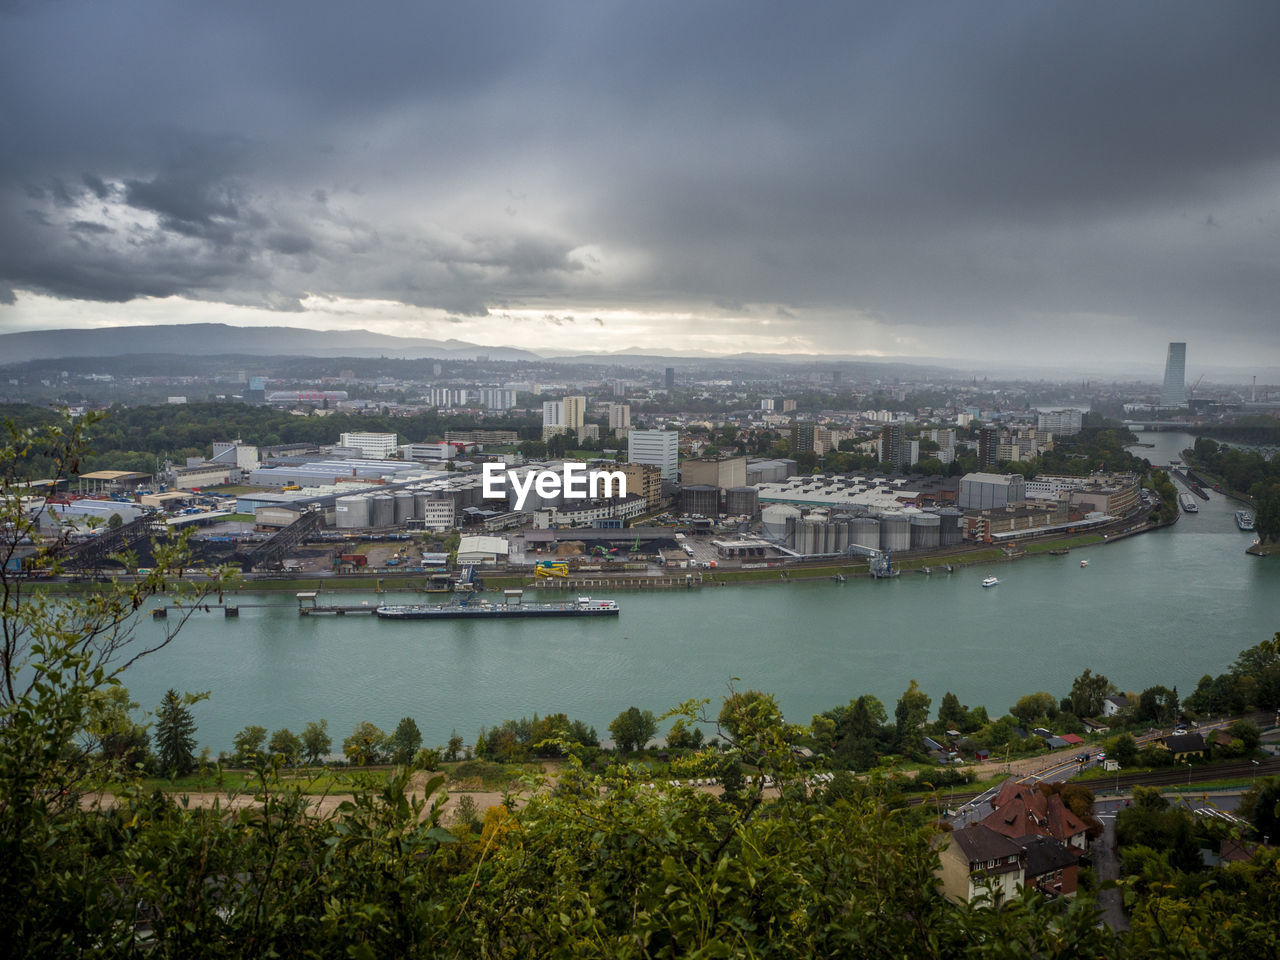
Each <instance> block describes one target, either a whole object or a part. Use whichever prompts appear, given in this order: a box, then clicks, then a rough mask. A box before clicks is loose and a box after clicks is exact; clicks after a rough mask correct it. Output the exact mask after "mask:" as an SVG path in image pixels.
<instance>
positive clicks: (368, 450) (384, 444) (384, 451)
mask: <svg viewBox="0 0 1280 960" xmlns="http://www.w3.org/2000/svg"><path fill="white" fill-rule="evenodd" d="M396 440H397V437H396V435H395V434H394V433H344V434H342V436H341V437H339V439H338V444H339V445H340V446H343V447H353V448H355V449H356V450H359V451H360V456H362V457H366V458H368V459H370V460H386V459H387V458H388V457H391V456H393V455H394V454H395V453H396Z"/></svg>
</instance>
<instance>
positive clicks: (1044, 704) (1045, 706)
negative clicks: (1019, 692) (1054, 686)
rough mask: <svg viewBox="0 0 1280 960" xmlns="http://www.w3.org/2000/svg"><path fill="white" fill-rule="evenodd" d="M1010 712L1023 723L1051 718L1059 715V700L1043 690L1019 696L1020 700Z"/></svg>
mask: <svg viewBox="0 0 1280 960" xmlns="http://www.w3.org/2000/svg"><path fill="white" fill-rule="evenodd" d="M1009 712H1010V713H1011V714H1013V715H1014V716H1015V717H1017V718H1018V719H1019V720H1021V721H1022V722H1023V723H1031V722H1032V721H1034V720H1040V719H1042V718H1043V719H1047V720H1051V719H1053V718H1054V717H1055V716H1057V715H1058V701H1057V699H1056V698H1055V697H1054V695H1053V694H1052V693H1046V692H1045V691H1043V690H1041V691H1039V692H1037V693H1028V694H1027V695H1026V696H1023V697H1019V698H1018V702H1017V703H1015V704H1014V705H1013V706H1012V707H1010V708H1009Z"/></svg>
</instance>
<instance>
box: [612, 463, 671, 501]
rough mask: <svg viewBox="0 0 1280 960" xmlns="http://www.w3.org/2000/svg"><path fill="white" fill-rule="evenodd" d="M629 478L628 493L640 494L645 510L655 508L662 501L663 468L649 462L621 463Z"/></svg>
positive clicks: (620, 467) (620, 468)
mask: <svg viewBox="0 0 1280 960" xmlns="http://www.w3.org/2000/svg"><path fill="white" fill-rule="evenodd" d="M617 469H619V470H621V471H622V472H623V474H625V475H626V478H627V493H628V494H629V495H630V494H637V495H639V496H640V497H641V498H642V499H643V500H644V503H645V510H654V509H656V508H657V506H658V505H659V504H660V503H662V469H661V468H660V467H656V466H652V465H650V464H647V463H624V464H619V465H618V466H617Z"/></svg>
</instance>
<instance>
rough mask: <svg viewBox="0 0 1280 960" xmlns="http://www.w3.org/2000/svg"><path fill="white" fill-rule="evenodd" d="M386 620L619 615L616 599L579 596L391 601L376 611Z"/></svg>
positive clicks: (512, 618)
mask: <svg viewBox="0 0 1280 960" xmlns="http://www.w3.org/2000/svg"><path fill="white" fill-rule="evenodd" d="M375 612H376V613H377V615H378V616H379V617H381V618H383V619H384V620H516V619H528V618H533V617H616V616H618V614H619V613H620V612H621V611H620V610H619V608H618V604H617V602H615V601H613V600H592V599H591V598H590V597H578V598H577V599H576V600H573V601H571V602H569V603H531V604H529V605H527V606H526V605H525V604H523V603H489V602H487V601H481V602H480V603H446V604H423V603H413V604H390V605H385V606H381V607H378V609H377V610H376V611H375Z"/></svg>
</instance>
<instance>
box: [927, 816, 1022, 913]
mask: <svg viewBox="0 0 1280 960" xmlns="http://www.w3.org/2000/svg"><path fill="white" fill-rule="evenodd" d="M941 842H942V843H943V844H944V846H943V847H942V849H941V850H940V851H939V858H938V859H939V862H940V867H939V870H938V876H939V878H940V879H941V880H942V894H943V896H945V897H946V898H947V899H948V900H951V901H952V902H954V903H969V902H971V901H973V900H977V899H978V898H980V897H983V898H985V899H986V902H987V903H989V904H991V905H992V906H999V905H1000V904H1002V903H1005V902H1007V901H1009V900H1013V899H1015V898H1016V897H1017V896H1018V887H1019V886H1020V885H1022V883H1023V882H1024V881H1025V879H1026V873H1025V871H1024V869H1023V865H1022V848H1021V847H1020V846H1018V844H1016V843H1014V842H1013V841H1012V840H1010V839H1009V838H1008V837H1006V836H1003V835H1002V834H999V833H997V832H996V831H995V830H992V829H990V828H989V827H985V826H983V825H982V824H978V823H975V824H973V825H972V826H968V827H965V828H964V829H963V830H953V831H951V832H950V833H944V834H943V835H942V840H941Z"/></svg>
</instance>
